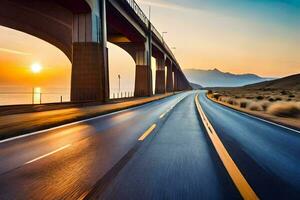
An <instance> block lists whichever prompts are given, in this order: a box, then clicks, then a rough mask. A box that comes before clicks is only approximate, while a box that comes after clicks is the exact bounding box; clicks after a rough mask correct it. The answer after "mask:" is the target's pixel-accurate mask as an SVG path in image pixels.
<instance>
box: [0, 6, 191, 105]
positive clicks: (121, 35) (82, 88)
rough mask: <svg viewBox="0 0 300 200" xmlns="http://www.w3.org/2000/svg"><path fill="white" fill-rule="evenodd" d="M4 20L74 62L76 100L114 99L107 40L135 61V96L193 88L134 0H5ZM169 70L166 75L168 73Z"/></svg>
mask: <svg viewBox="0 0 300 200" xmlns="http://www.w3.org/2000/svg"><path fill="white" fill-rule="evenodd" d="M0 25H3V26H6V27H9V28H12V29H16V30H19V31H22V32H25V33H28V34H31V35H33V36H36V37H38V38H41V39H43V40H45V41H47V42H49V43H51V44H53V45H55V46H56V47H58V48H59V49H60V50H62V51H63V52H64V53H65V54H66V56H67V57H68V58H69V59H70V61H71V63H72V78H71V80H72V81H71V101H89V100H92V101H103V102H104V101H105V100H107V99H108V98H109V67H108V66H109V65H108V49H107V41H109V42H111V43H113V44H116V45H117V46H119V47H121V48H122V49H124V50H125V51H127V52H128V53H129V55H130V56H131V57H132V58H133V60H134V61H135V63H136V74H135V92H134V93H135V96H136V97H139V96H151V95H153V88H152V85H153V84H152V76H153V75H152V71H151V57H155V58H156V61H157V69H156V74H155V76H156V84H155V85H156V86H155V87H156V88H155V93H157V94H162V93H165V92H173V91H182V90H188V89H191V86H190V84H189V82H188V81H187V79H186V77H185V76H184V74H183V72H182V71H181V68H180V65H179V64H178V62H177V61H176V58H175V56H174V55H173V54H172V52H171V50H170V49H169V47H168V45H167V44H166V43H165V42H164V40H163V38H162V36H161V35H160V34H159V32H158V31H157V30H156V29H155V27H154V26H153V25H152V24H151V22H150V21H149V20H148V19H147V17H146V16H145V14H144V13H143V12H142V10H141V9H140V8H139V6H138V5H137V4H136V3H135V1H134V0H43V1H40V0H26V1H24V0H2V1H1V3H0ZM165 74H167V75H165Z"/></svg>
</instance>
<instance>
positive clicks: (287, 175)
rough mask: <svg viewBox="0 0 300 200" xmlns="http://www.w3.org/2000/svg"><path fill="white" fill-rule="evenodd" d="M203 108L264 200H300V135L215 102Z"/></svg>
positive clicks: (203, 102) (202, 101) (206, 101)
mask: <svg viewBox="0 0 300 200" xmlns="http://www.w3.org/2000/svg"><path fill="white" fill-rule="evenodd" d="M199 99H200V104H201V106H202V108H203V110H204V112H205V114H206V116H207V117H208V119H209V121H210V122H211V124H212V125H213V127H214V129H215V130H216V132H217V134H218V135H219V137H220V139H221V141H222V143H223V144H224V146H225V147H226V149H227V151H228V152H229V154H230V155H231V157H232V158H233V160H234V161H235V162H236V164H237V166H238V167H239V169H240V170H241V172H242V173H243V175H244V177H245V178H246V180H247V181H248V183H249V184H250V185H251V186H252V188H253V189H254V191H255V192H256V193H257V195H258V196H259V197H260V198H261V199H299V196H300V157H299V155H300V133H299V131H296V130H295V131H293V130H291V129H288V128H284V127H281V126H276V125H274V124H271V123H267V122H265V121H262V120H259V119H257V118H254V117H251V116H248V115H245V114H242V113H240V112H238V111H235V110H233V109H230V108H228V107H225V106H222V105H219V104H217V103H214V102H212V101H211V100H209V99H208V98H207V97H206V96H205V92H204V91H202V92H201V93H200V95H199Z"/></svg>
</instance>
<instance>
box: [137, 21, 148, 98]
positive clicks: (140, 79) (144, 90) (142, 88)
mask: <svg viewBox="0 0 300 200" xmlns="http://www.w3.org/2000/svg"><path fill="white" fill-rule="evenodd" d="M149 27H150V25H149ZM151 38H152V36H151V31H150V30H149V32H148V37H147V40H146V42H145V43H144V44H140V45H138V46H136V47H135V49H136V52H135V63H136V71H135V89H134V96H135V97H145V96H152V95H153V89H152V70H151V56H152V41H151V40H152V39H151Z"/></svg>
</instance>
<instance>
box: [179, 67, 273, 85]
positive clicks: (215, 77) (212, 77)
mask: <svg viewBox="0 0 300 200" xmlns="http://www.w3.org/2000/svg"><path fill="white" fill-rule="evenodd" d="M183 71H184V73H185V75H186V77H187V78H188V80H189V81H190V82H192V83H195V84H199V85H201V86H203V87H240V86H245V85H249V84H253V83H258V82H262V81H267V80H271V79H270V78H263V77H260V76H257V75H255V74H232V73H225V72H221V71H220V70H218V69H214V70H198V69H186V70H183Z"/></svg>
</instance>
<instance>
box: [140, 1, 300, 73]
mask: <svg viewBox="0 0 300 200" xmlns="http://www.w3.org/2000/svg"><path fill="white" fill-rule="evenodd" d="M138 3H139V4H140V5H141V7H142V8H143V9H144V11H145V12H146V13H147V10H148V7H149V6H151V7H152V9H151V10H152V14H151V16H152V22H153V24H154V25H155V26H156V27H157V29H158V30H160V31H167V32H168V34H167V35H166V40H167V41H168V44H170V45H171V46H176V47H177V48H176V51H175V54H176V53H177V57H178V58H179V61H180V63H182V65H183V67H184V68H201V69H211V68H215V67H217V68H219V69H221V70H224V71H231V72H236V73H247V72H252V73H258V74H260V75H265V76H285V75H289V74H293V73H297V72H298V73H299V72H300V45H299V44H300V0H185V1H182V0H138ZM283 69H284V70H283Z"/></svg>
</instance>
